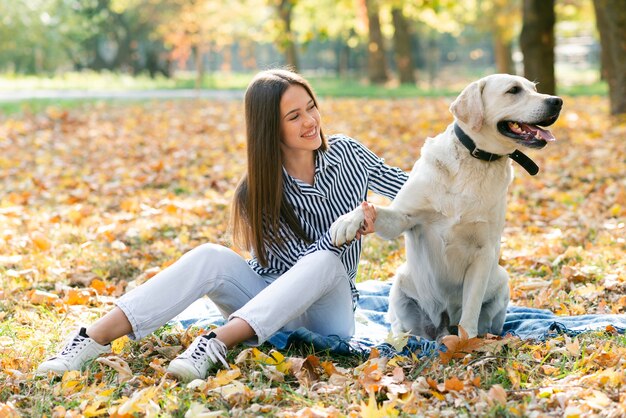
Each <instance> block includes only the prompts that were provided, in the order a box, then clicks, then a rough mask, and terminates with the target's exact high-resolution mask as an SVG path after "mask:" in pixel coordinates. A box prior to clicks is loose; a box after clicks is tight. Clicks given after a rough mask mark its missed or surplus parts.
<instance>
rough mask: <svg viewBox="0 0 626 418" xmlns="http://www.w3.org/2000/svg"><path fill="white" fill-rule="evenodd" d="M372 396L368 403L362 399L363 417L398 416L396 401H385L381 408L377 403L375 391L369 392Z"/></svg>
mask: <svg viewBox="0 0 626 418" xmlns="http://www.w3.org/2000/svg"><path fill="white" fill-rule="evenodd" d="M369 395H370V397H369V400H368V402H367V403H365V402H363V401H361V414H360V416H361V417H362V418H385V417H397V416H398V415H399V411H398V410H397V409H396V408H395V406H394V405H395V403H394V402H390V403H383V404H382V405H381V406H380V408H379V407H378V404H377V403H376V396H375V395H374V392H370V393H369Z"/></svg>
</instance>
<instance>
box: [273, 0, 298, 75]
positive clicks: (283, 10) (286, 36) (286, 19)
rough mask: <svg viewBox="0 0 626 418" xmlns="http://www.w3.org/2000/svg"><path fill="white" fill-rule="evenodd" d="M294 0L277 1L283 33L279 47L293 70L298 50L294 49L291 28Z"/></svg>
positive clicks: (296, 69)
mask: <svg viewBox="0 0 626 418" xmlns="http://www.w3.org/2000/svg"><path fill="white" fill-rule="evenodd" d="M295 4H296V1H295V0H280V1H279V2H278V16H279V17H280V20H281V21H282V23H283V26H284V33H283V34H282V36H281V38H280V39H279V43H280V45H279V48H280V49H282V50H283V51H284V52H285V60H286V61H287V65H288V66H289V67H290V68H291V69H292V70H294V71H298V66H299V65H298V52H297V50H296V41H295V34H294V33H293V32H292V30H291V12H292V11H293V6H294V5H295Z"/></svg>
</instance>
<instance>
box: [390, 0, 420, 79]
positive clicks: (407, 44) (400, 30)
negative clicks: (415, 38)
mask: <svg viewBox="0 0 626 418" xmlns="http://www.w3.org/2000/svg"><path fill="white" fill-rule="evenodd" d="M391 16H392V19H393V29H394V31H393V47H394V56H395V59H396V67H397V68H398V78H399V79H400V83H402V84H415V81H416V80H415V65H414V64H413V54H412V53H411V31H410V29H409V21H408V19H407V18H406V17H405V16H404V11H403V10H402V1H394V2H393V4H392V6H391Z"/></svg>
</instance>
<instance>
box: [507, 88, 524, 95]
mask: <svg viewBox="0 0 626 418" xmlns="http://www.w3.org/2000/svg"><path fill="white" fill-rule="evenodd" d="M520 91H522V89H520V88H519V86H513V87H511V88H510V89H509V91H507V93H509V94H517V93H519V92H520Z"/></svg>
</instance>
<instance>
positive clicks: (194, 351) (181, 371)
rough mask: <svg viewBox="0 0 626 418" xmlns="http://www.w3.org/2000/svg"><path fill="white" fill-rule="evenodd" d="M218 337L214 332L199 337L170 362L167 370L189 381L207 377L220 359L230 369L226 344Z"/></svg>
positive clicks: (180, 378)
mask: <svg viewBox="0 0 626 418" xmlns="http://www.w3.org/2000/svg"><path fill="white" fill-rule="evenodd" d="M216 337H217V336H216V335H215V333H213V332H212V333H210V334H209V335H201V336H199V337H197V338H196V339H195V340H193V342H192V343H191V344H190V345H189V347H187V349H186V350H185V352H184V353H182V354H181V355H179V356H178V357H176V358H175V359H174V360H172V361H171V362H170V365H169V366H168V367H167V371H168V372H169V373H171V374H173V375H174V376H176V377H177V378H178V379H179V380H182V381H184V382H189V381H192V380H194V379H205V378H206V375H207V372H208V371H209V369H210V368H212V367H213V366H215V365H216V363H217V362H218V361H219V362H220V363H222V365H223V366H224V367H226V368H227V369H230V366H229V365H228V363H227V362H226V351H227V349H226V345H225V344H224V343H223V342H221V341H220V340H218V339H217V338H216Z"/></svg>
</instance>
